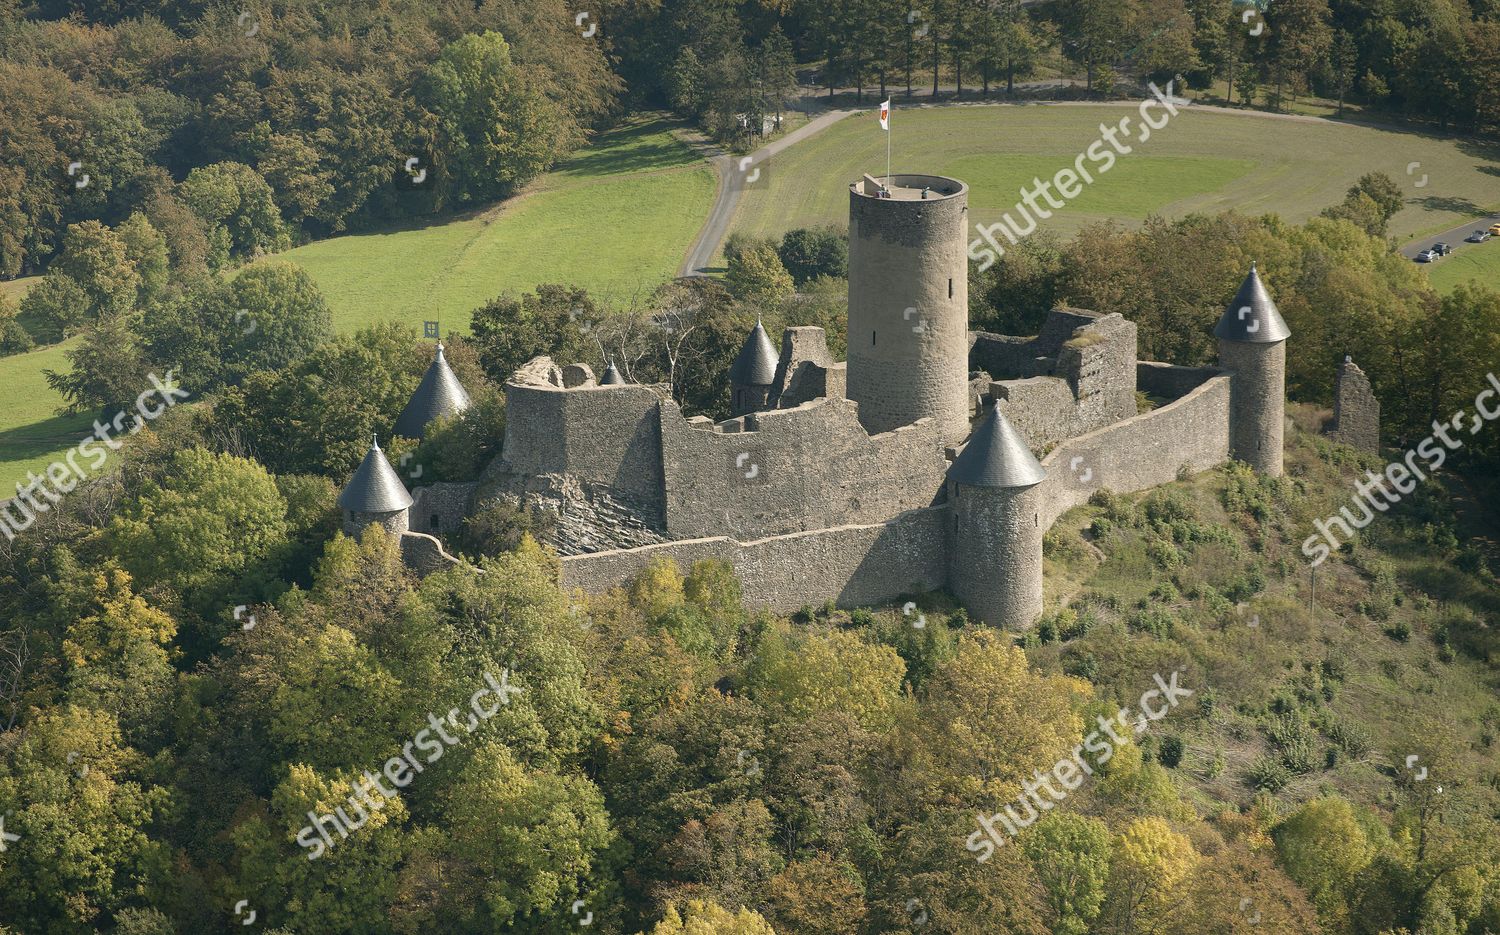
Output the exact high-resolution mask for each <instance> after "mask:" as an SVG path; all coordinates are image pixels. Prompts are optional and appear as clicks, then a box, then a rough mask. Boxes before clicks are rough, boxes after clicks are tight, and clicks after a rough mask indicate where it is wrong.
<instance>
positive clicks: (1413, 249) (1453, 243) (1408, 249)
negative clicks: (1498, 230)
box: [1401, 214, 1500, 263]
mask: <svg viewBox="0 0 1500 935" xmlns="http://www.w3.org/2000/svg"><path fill="white" fill-rule="evenodd" d="M1491 224H1500V214H1487V215H1485V216H1484V217H1480V218H1475V219H1474V220H1472V221H1465V222H1464V223H1462V224H1460V225H1458V226H1457V227H1455V228H1452V229H1451V230H1445V231H1443V232H1442V233H1441V234H1429V235H1428V236H1426V237H1418V238H1417V239H1416V240H1413V241H1412V242H1411V243H1409V244H1407V245H1406V246H1404V247H1402V248H1401V255H1402V256H1404V257H1406V258H1407V259H1408V260H1411V259H1415V258H1416V256H1417V254H1418V253H1421V252H1422V251H1423V250H1426V249H1427V248H1428V247H1430V246H1432V245H1433V244H1435V243H1437V242H1438V241H1442V242H1444V243H1446V244H1448V246H1450V247H1452V248H1453V252H1455V253H1457V252H1458V251H1460V250H1470V249H1474V248H1484V249H1486V250H1493V249H1495V247H1494V246H1492V245H1491V244H1488V243H1464V238H1465V237H1467V236H1469V235H1470V234H1472V233H1474V232H1475V231H1476V230H1479V229H1480V228H1484V229H1486V230H1487V229H1489V226H1490V225H1491ZM1496 240H1497V241H1500V238H1496ZM1443 259H1444V258H1441V257H1440V258H1439V259H1438V261H1437V262H1439V263H1441V262H1443Z"/></svg>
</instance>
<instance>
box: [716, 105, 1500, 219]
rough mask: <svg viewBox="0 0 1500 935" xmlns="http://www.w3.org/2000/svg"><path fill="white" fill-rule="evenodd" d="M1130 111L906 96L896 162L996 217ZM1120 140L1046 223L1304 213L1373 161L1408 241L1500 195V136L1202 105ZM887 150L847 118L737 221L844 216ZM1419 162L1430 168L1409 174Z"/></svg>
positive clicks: (895, 120)
mask: <svg viewBox="0 0 1500 935" xmlns="http://www.w3.org/2000/svg"><path fill="white" fill-rule="evenodd" d="M1156 113H1160V111H1157V112H1156ZM1127 115H1128V116H1130V117H1131V118H1132V122H1131V124H1130V130H1131V134H1130V135H1133V134H1134V132H1135V127H1136V124H1137V116H1136V114H1135V113H1134V110H1133V109H1126V108H1122V107H1114V106H1106V105H1057V106H1051V105H972V106H963V107H946V108H939V107H931V108H923V107H917V108H913V109H910V110H904V109H902V107H901V101H900V99H899V96H898V97H897V100H896V101H895V112H894V114H893V115H892V122H891V132H892V134H893V135H892V139H891V143H892V153H893V157H892V166H891V167H892V171H894V172H897V173H900V172H921V173H931V174H942V175H951V176H955V177H957V178H960V179H963V180H964V181H965V182H967V183H968V184H969V204H970V211H971V213H972V214H973V215H974V220H975V221H976V222H977V223H990V222H993V221H995V220H997V219H998V218H999V216H1000V214H1001V213H1002V212H1006V211H1012V208H1013V206H1014V205H1015V203H1016V202H1017V201H1018V200H1020V190H1021V188H1022V187H1023V186H1024V187H1029V186H1030V185H1031V183H1032V179H1033V178H1037V177H1040V178H1051V177H1053V176H1054V175H1055V174H1056V173H1057V170H1059V169H1063V168H1068V167H1071V166H1073V164H1074V160H1075V159H1076V158H1077V156H1078V154H1080V153H1083V152H1085V151H1086V150H1087V149H1088V147H1089V145H1090V144H1091V143H1093V142H1094V141H1095V140H1097V139H1099V138H1100V124H1102V123H1108V124H1114V125H1118V122H1119V120H1120V118H1121V117H1123V116H1127ZM1120 139H1121V142H1122V143H1123V144H1125V145H1129V146H1131V147H1132V152H1130V153H1129V154H1127V155H1120V156H1118V158H1117V161H1116V163H1115V165H1114V166H1113V168H1111V169H1110V170H1109V171H1108V172H1107V173H1105V174H1103V175H1097V174H1096V179H1095V182H1094V184H1093V185H1091V186H1088V187H1087V188H1085V190H1084V191H1083V193H1082V194H1081V195H1079V196H1078V197H1077V198H1076V199H1074V200H1072V201H1070V202H1069V203H1068V204H1067V206H1066V207H1064V208H1062V209H1061V210H1059V211H1057V212H1056V213H1055V214H1054V216H1053V217H1052V218H1050V219H1048V220H1046V221H1044V222H1042V223H1043V224H1044V225H1045V227H1046V228H1047V229H1049V230H1055V231H1056V232H1057V233H1059V234H1061V235H1063V236H1064V237H1068V236H1071V235H1073V234H1074V233H1076V232H1077V231H1078V230H1079V229H1080V228H1082V227H1084V226H1085V225H1088V224H1091V223H1094V222H1098V221H1104V220H1117V221H1120V222H1122V223H1126V224H1138V223H1140V222H1141V221H1142V220H1143V219H1144V218H1145V217H1146V216H1147V215H1149V214H1152V213H1156V214H1161V215H1164V216H1167V217H1181V216H1183V215H1186V214H1190V213H1193V212H1203V213H1215V212H1219V211H1224V210H1227V209H1230V208H1233V209H1236V210H1238V211H1242V212H1244V213H1247V214H1264V213H1276V214H1279V215H1281V216H1282V217H1283V218H1285V219H1287V220H1289V221H1293V222H1300V221H1304V220H1306V219H1307V218H1309V217H1312V216H1313V215H1316V214H1317V213H1318V212H1319V211H1321V210H1322V209H1323V208H1325V207H1327V206H1328V205H1331V204H1334V203H1336V202H1338V201H1341V200H1342V199H1343V197H1344V193H1345V191H1346V190H1347V189H1348V188H1349V186H1350V185H1352V184H1353V183H1354V181H1355V180H1356V179H1358V178H1359V177H1360V176H1361V175H1363V174H1365V173H1366V172H1374V171H1381V172H1385V173H1387V174H1388V175H1390V176H1391V177H1392V178H1395V179H1396V180H1397V181H1398V182H1402V183H1404V184H1406V185H1407V186H1408V193H1409V194H1408V200H1407V204H1406V207H1405V208H1404V209H1403V210H1402V211H1401V212H1400V213H1399V214H1397V215H1396V217H1395V218H1394V219H1393V220H1392V222H1391V233H1392V235H1393V236H1394V237H1396V239H1397V240H1398V241H1402V242H1405V241H1406V240H1410V239H1412V238H1414V237H1418V236H1421V235H1423V234H1427V233H1431V232H1435V231H1440V230H1444V229H1446V228H1448V227H1452V226H1453V225H1455V224H1458V223H1460V222H1461V221H1463V220H1464V219H1466V218H1469V217H1473V216H1476V215H1478V214H1481V213H1483V212H1484V211H1485V210H1487V209H1491V208H1494V207H1496V206H1497V204H1500V189H1497V188H1496V185H1495V172H1496V170H1495V166H1496V164H1497V163H1500V146H1496V145H1495V144H1480V143H1474V142H1471V141H1464V140H1455V139H1451V138H1446V137H1437V136H1430V135H1423V134H1419V133H1411V132H1405V131H1395V130H1385V129H1376V128H1372V127H1364V126H1357V125H1352V124H1341V123H1335V122H1331V121H1300V120H1285V119H1278V118H1275V117H1272V116H1260V115H1255V114H1251V113H1233V114H1231V113H1223V112H1217V111H1211V110H1194V109H1192V108H1183V109H1182V110H1181V112H1180V113H1179V114H1178V116H1177V117H1175V118H1173V119H1172V121H1171V122H1170V123H1169V124H1167V125H1166V126H1165V127H1163V128H1161V129H1159V130H1154V131H1152V133H1151V136H1150V138H1149V139H1147V140H1145V141H1144V142H1136V141H1134V140H1133V139H1131V138H1130V137H1129V136H1127V135H1121V136H1120ZM885 148H886V139H885V134H884V133H882V132H881V130H880V127H879V124H878V123H876V120H875V117H874V115H873V113H869V114H866V113H859V114H853V115H851V116H849V117H846V118H844V119H843V120H841V121H839V122H838V123H837V124H835V125H834V126H832V127H829V128H828V129H827V130H825V131H823V133H821V134H819V135H818V136H815V137H813V138H812V139H809V140H806V141H804V142H802V143H799V144H798V145H796V146H794V147H792V148H791V149H789V150H787V151H786V152H783V153H780V154H778V155H777V156H775V157H773V159H772V164H771V167H770V178H769V184H768V185H765V186H760V187H756V188H752V189H750V190H748V191H747V193H746V196H745V199H744V200H743V201H742V202H741V205H740V209H739V212H738V214H737V216H736V218H735V223H734V229H735V230H738V231H743V232H745V233H748V234H754V235H760V236H779V235H780V234H781V233H782V232H783V231H786V230H788V229H791V228H794V227H802V226H806V225H810V224H838V225H842V224H844V223H845V222H846V220H847V215H848V194H847V189H846V186H847V185H848V183H849V182H851V181H853V180H855V179H858V178H859V177H860V175H861V174H863V173H866V172H869V173H871V174H881V173H883V172H884V169H885V161H886V153H885ZM1414 162H1415V163H1419V164H1420V165H1419V166H1418V167H1417V168H1415V169H1414V170H1413V172H1412V174H1411V175H1408V174H1407V171H1406V170H1407V167H1408V166H1409V165H1410V164H1411V163H1414ZM1094 165H1095V164H1094V163H1092V162H1088V161H1086V162H1085V167H1093V166H1094ZM1424 178H1425V184H1423V185H1422V186H1421V187H1418V186H1417V183H1418V182H1422V181H1424ZM1012 214H1013V215H1014V212H1013V211H1012ZM1017 217H1019V216H1017Z"/></svg>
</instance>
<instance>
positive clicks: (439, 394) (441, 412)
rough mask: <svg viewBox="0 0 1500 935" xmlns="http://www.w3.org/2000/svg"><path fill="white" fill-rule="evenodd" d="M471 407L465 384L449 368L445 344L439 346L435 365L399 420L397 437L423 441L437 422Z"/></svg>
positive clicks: (429, 369) (431, 367) (403, 410)
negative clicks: (432, 424)
mask: <svg viewBox="0 0 1500 935" xmlns="http://www.w3.org/2000/svg"><path fill="white" fill-rule="evenodd" d="M468 408H469V394H468V392H467V391H466V390H465V389H464V386H463V384H462V383H460V382H458V374H456V373H454V372H453V368H452V367H450V366H448V359H447V358H446V357H444V356H443V345H442V344H439V345H438V346H437V354H436V355H435V356H434V357H433V359H432V364H431V365H430V366H428V368H427V372H426V373H425V374H423V375H422V382H421V383H419V384H417V391H416V392H415V393H412V394H411V399H410V400H408V401H407V403H406V408H405V409H402V410H401V415H399V416H397V417H396V434H397V435H402V436H405V437H406V438H417V439H420V438H423V437H425V436H426V434H427V425H428V423H430V422H431V421H432V420H433V419H437V418H440V417H443V416H451V415H456V414H458V413H460V412H463V411H464V410H465V409H468Z"/></svg>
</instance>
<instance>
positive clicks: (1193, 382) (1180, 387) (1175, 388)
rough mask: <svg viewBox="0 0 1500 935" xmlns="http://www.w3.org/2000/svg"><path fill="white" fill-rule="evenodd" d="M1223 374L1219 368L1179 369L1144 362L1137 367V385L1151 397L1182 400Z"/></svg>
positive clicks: (1173, 365) (1172, 365)
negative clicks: (1208, 381)
mask: <svg viewBox="0 0 1500 935" xmlns="http://www.w3.org/2000/svg"><path fill="white" fill-rule="evenodd" d="M1223 372H1224V371H1222V370H1220V369H1219V368H1218V367H1178V366H1176V365H1175V364H1163V363H1158V362H1157V361H1154V360H1142V361H1139V362H1137V363H1136V365H1135V385H1136V387H1137V388H1138V389H1140V390H1142V391H1144V392H1146V393H1147V394H1149V395H1151V396H1156V397H1159V398H1161V399H1181V398H1182V397H1183V396H1186V395H1187V394H1188V393H1190V392H1192V391H1193V390H1195V389H1197V388H1198V387H1200V386H1202V385H1203V384H1204V382H1205V381H1207V380H1209V379H1211V378H1213V377H1216V376H1218V375H1220V374H1222V373H1223Z"/></svg>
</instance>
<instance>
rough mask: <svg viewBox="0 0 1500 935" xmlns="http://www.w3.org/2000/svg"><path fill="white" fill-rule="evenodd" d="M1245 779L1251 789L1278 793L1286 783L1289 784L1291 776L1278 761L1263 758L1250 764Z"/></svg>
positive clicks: (1271, 758) (1267, 757)
mask: <svg viewBox="0 0 1500 935" xmlns="http://www.w3.org/2000/svg"><path fill="white" fill-rule="evenodd" d="M1245 779H1246V781H1247V782H1248V783H1249V784H1250V786H1251V787H1252V788H1255V789H1260V790H1262V791H1264V792H1280V791H1281V790H1282V789H1283V788H1285V787H1286V784H1287V783H1289V782H1291V780H1292V774H1291V773H1290V772H1289V771H1288V770H1287V768H1286V767H1285V766H1283V765H1282V763H1281V761H1280V760H1278V759H1276V758H1274V757H1269V756H1263V757H1261V758H1259V759H1257V760H1256V761H1255V762H1254V763H1252V764H1250V769H1249V770H1248V771H1247V772H1246V774H1245Z"/></svg>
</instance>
